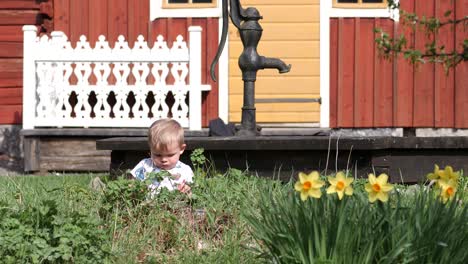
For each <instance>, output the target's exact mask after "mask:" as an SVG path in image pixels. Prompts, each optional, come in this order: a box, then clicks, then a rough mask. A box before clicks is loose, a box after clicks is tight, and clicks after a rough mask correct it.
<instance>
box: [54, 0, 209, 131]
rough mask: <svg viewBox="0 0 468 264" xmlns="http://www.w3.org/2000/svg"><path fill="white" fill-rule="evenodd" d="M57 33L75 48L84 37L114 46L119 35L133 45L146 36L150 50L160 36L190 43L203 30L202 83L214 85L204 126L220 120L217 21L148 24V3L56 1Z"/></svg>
mask: <svg viewBox="0 0 468 264" xmlns="http://www.w3.org/2000/svg"><path fill="white" fill-rule="evenodd" d="M53 21H54V30H59V31H63V32H65V34H67V36H68V37H69V39H70V40H71V42H72V45H73V46H74V45H75V43H76V41H77V40H78V39H79V37H80V36H81V35H86V36H87V38H88V40H90V42H91V43H94V42H95V41H96V40H97V38H98V36H99V35H101V34H102V35H105V36H106V39H107V40H108V41H109V43H110V44H111V45H113V43H115V41H116V40H117V37H118V36H119V35H124V36H125V39H126V40H127V41H129V43H134V41H135V40H136V38H137V37H138V35H143V36H144V37H145V40H147V41H148V43H149V45H150V46H151V45H152V43H154V41H155V40H156V37H157V36H158V35H160V34H161V35H163V36H164V38H165V40H166V41H167V42H168V44H169V45H171V43H172V42H173V41H175V38H176V37H177V36H178V35H179V34H181V35H182V36H183V37H184V39H185V40H188V32H187V29H188V27H189V26H191V25H197V26H201V27H202V30H203V31H202V52H203V54H202V83H204V84H211V89H212V90H211V91H210V92H208V93H205V94H204V97H203V115H202V122H203V125H204V126H207V124H208V121H209V120H211V119H214V118H217V117H218V85H217V83H215V82H213V81H211V78H210V77H209V66H208V65H209V64H210V63H211V61H212V59H213V57H214V55H215V53H216V49H217V47H218V43H217V40H218V39H217V37H215V38H213V37H210V38H209V37H208V36H218V19H217V18H167V19H157V20H155V21H150V20H149V0H79V1H76V0H54V18H53Z"/></svg>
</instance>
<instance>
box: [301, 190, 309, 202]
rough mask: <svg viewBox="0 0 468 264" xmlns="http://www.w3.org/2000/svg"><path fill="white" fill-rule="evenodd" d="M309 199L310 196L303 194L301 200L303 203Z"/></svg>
mask: <svg viewBox="0 0 468 264" xmlns="http://www.w3.org/2000/svg"><path fill="white" fill-rule="evenodd" d="M307 197H309V195H307V192H301V200H302V201H305V200H307Z"/></svg>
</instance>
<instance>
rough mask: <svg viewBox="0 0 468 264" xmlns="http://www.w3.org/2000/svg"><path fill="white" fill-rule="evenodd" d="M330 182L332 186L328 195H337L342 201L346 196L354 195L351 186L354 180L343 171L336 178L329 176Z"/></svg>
mask: <svg viewBox="0 0 468 264" xmlns="http://www.w3.org/2000/svg"><path fill="white" fill-rule="evenodd" d="M328 182H329V183H330V186H329V187H328V188H327V194H331V193H337V194H338V199H340V200H341V199H343V196H344V195H345V194H346V195H353V187H352V186H351V183H352V182H353V178H347V177H346V176H345V174H344V173H343V172H342V171H340V172H338V173H337V174H336V177H330V176H329V177H328Z"/></svg>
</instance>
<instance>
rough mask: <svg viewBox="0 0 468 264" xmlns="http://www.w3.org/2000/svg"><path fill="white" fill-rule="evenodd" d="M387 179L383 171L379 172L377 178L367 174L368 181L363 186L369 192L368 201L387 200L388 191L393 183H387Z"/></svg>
mask: <svg viewBox="0 0 468 264" xmlns="http://www.w3.org/2000/svg"><path fill="white" fill-rule="evenodd" d="M387 181H388V175H387V174H385V173H382V174H380V175H379V177H377V178H376V177H375V175H374V174H372V173H371V174H369V182H368V183H366V185H365V186H364V188H365V189H366V191H367V192H368V193H369V202H371V203H373V202H375V201H376V200H380V201H381V202H386V201H388V193H389V192H390V191H391V190H392V189H393V185H391V184H390V183H387Z"/></svg>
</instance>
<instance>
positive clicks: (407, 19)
mask: <svg viewBox="0 0 468 264" xmlns="http://www.w3.org/2000/svg"><path fill="white" fill-rule="evenodd" d="M388 4H389V8H391V9H395V8H400V4H399V3H398V2H395V1H394V0H389V1H388ZM452 12H453V10H447V11H446V12H445V13H444V17H443V18H438V17H426V16H421V17H419V16H418V15H417V14H415V13H410V12H406V11H405V10H402V9H400V20H401V24H402V25H403V26H406V27H410V28H411V29H412V30H413V31H415V30H420V31H422V32H424V33H425V34H426V36H427V37H428V39H430V40H429V41H428V42H427V43H426V44H425V48H424V50H420V49H416V48H415V47H412V46H408V39H407V38H406V36H405V35H404V34H401V35H400V36H396V37H395V38H391V37H390V35H389V34H388V33H386V32H385V31H383V30H382V29H381V28H376V29H375V30H374V32H375V33H376V34H379V36H378V37H377V38H376V39H375V42H376V43H377V47H378V50H379V53H380V54H381V55H382V56H383V57H384V58H387V59H389V58H391V57H392V56H396V55H398V54H403V56H404V58H405V59H407V60H409V61H410V62H411V63H412V64H417V63H427V62H430V63H440V64H442V65H444V66H445V69H446V70H447V71H448V69H449V68H453V67H455V66H456V65H458V64H459V63H461V62H464V61H467V60H468V39H464V40H463V42H462V43H456V45H460V46H461V47H462V48H461V50H460V49H458V50H457V47H455V48H454V49H453V50H451V51H447V50H446V47H445V45H438V44H437V42H436V40H435V39H436V38H435V35H436V34H437V33H438V32H439V30H440V29H441V28H442V27H445V26H452V27H455V26H457V25H458V24H462V25H463V29H464V30H466V27H467V26H468V16H464V17H462V18H460V19H452V18H451V15H452ZM431 40H432V41H431Z"/></svg>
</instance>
